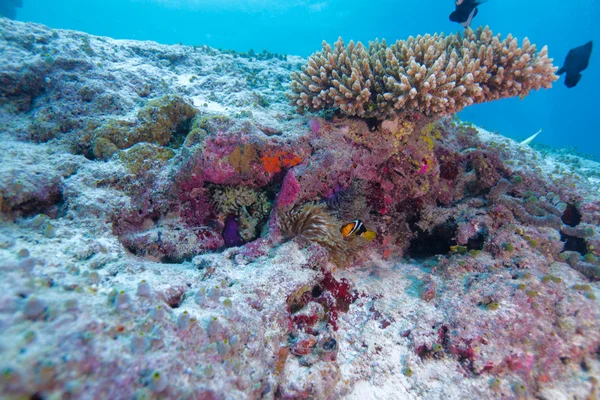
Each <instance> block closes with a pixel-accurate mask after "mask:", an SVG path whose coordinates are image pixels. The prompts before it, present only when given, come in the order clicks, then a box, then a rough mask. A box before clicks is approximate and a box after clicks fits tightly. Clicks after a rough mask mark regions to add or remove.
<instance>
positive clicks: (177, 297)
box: [165, 291, 185, 308]
mask: <svg viewBox="0 0 600 400" xmlns="http://www.w3.org/2000/svg"><path fill="white" fill-rule="evenodd" d="M184 294H185V292H183V291H181V292H176V293H172V294H170V295H167V296H166V299H165V300H166V302H167V304H168V305H169V307H171V308H179V306H180V305H181V303H183V298H184Z"/></svg>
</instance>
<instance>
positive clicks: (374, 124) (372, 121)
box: [364, 118, 381, 131]
mask: <svg viewBox="0 0 600 400" xmlns="http://www.w3.org/2000/svg"><path fill="white" fill-rule="evenodd" d="M364 121H365V123H366V124H367V126H368V127H369V130H370V131H375V130H377V128H379V125H380V124H381V121H379V120H378V119H377V118H367V119H365V120H364Z"/></svg>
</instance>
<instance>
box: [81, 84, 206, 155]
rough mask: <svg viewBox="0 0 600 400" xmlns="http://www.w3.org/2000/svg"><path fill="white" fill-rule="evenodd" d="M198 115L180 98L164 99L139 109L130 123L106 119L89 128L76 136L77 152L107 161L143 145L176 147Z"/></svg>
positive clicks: (179, 144)
mask: <svg viewBox="0 0 600 400" xmlns="http://www.w3.org/2000/svg"><path fill="white" fill-rule="evenodd" d="M197 112H198V111H197V110H196V109H195V108H194V107H192V106H191V105H190V104H188V103H186V102H185V101H184V100H183V98H181V97H180V96H172V95H171V96H163V97H161V98H159V99H154V100H151V101H149V102H148V103H147V104H146V105H145V106H144V107H142V108H141V109H140V110H139V111H138V113H137V116H136V119H135V121H133V122H132V121H125V120H109V121H107V122H105V123H103V124H101V125H97V126H90V127H88V129H86V130H85V131H84V133H82V134H81V136H80V137H79V140H78V145H77V149H76V151H77V152H81V153H83V154H84V155H86V156H87V157H89V158H94V159H100V160H107V159H109V158H110V157H112V156H113V155H114V154H115V153H116V152H117V151H118V150H124V149H128V148H130V147H132V146H134V145H136V144H138V143H142V142H147V143H152V144H156V145H160V146H167V145H168V146H170V147H173V148H178V147H179V146H181V145H182V144H183V142H184V140H185V138H186V136H187V135H188V132H189V129H190V124H191V121H192V119H193V118H194V117H195V116H196V114H197Z"/></svg>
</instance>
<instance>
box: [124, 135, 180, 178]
mask: <svg viewBox="0 0 600 400" xmlns="http://www.w3.org/2000/svg"><path fill="white" fill-rule="evenodd" d="M174 156H175V152H174V151H173V150H172V149H170V148H168V147H161V146H156V145H154V144H150V143H139V144H136V145H135V146H133V147H131V148H130V149H127V150H122V151H119V153H118V158H119V160H121V162H122V163H123V164H124V165H125V167H127V169H128V170H129V171H131V172H132V173H133V174H135V175H138V174H143V173H146V172H148V171H150V170H151V169H154V168H156V167H162V166H164V165H166V164H167V162H168V161H169V160H170V159H171V158H173V157H174Z"/></svg>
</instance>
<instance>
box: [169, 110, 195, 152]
mask: <svg viewBox="0 0 600 400" xmlns="http://www.w3.org/2000/svg"><path fill="white" fill-rule="evenodd" d="M191 125H192V119H191V118H190V119H187V120H185V121H182V122H181V123H180V124H179V125H178V126H177V129H176V130H175V132H173V134H172V135H171V140H170V141H169V144H168V146H169V147H171V148H174V149H178V148H180V147H181V146H182V145H183V143H184V142H185V138H186V137H187V135H188V133H190V127H191Z"/></svg>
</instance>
